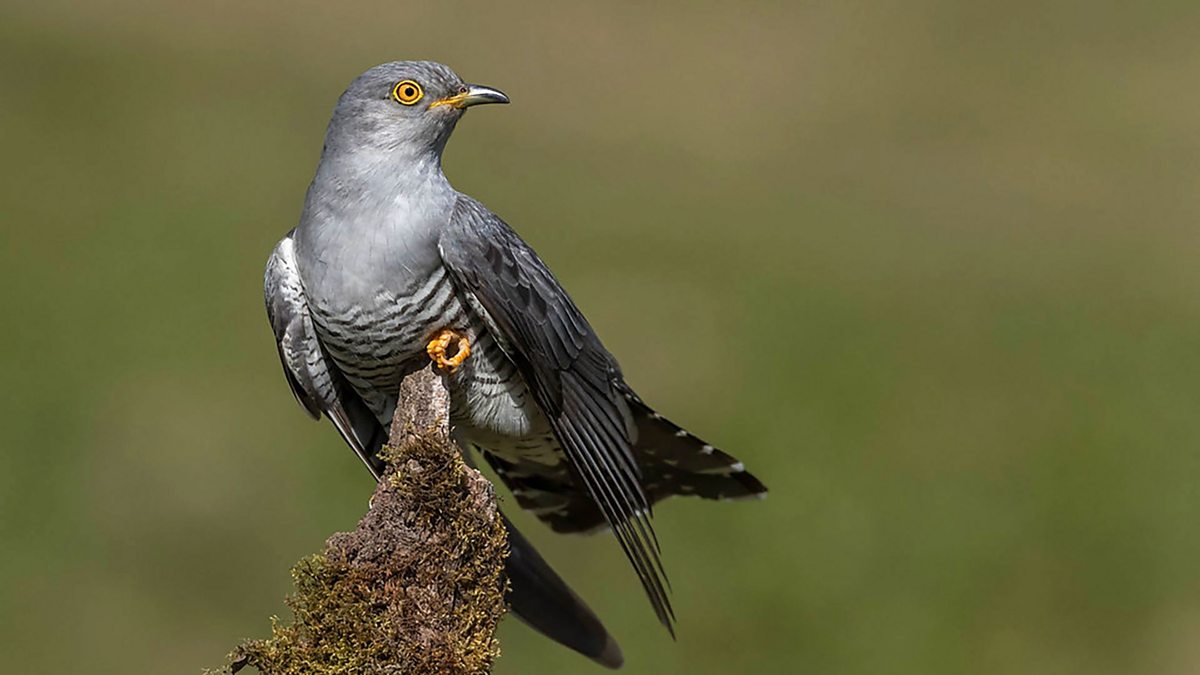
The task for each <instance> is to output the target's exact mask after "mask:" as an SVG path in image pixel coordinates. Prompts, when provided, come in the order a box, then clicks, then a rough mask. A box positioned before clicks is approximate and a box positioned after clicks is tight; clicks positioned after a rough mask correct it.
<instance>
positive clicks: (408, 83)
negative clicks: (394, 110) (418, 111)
mask: <svg viewBox="0 0 1200 675" xmlns="http://www.w3.org/2000/svg"><path fill="white" fill-rule="evenodd" d="M423 96H425V92H424V91H423V90H422V89H421V85H419V84H417V83H416V82H413V81H412V80H403V81H401V82H398V83H396V86H395V87H392V98H394V99H396V100H397V101H399V102H400V103H403V104H404V105H413V104H414V103H416V102H417V101H420V100H421V98H422V97H423Z"/></svg>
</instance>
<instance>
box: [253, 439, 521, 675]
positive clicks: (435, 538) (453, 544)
mask: <svg viewBox="0 0 1200 675" xmlns="http://www.w3.org/2000/svg"><path fill="white" fill-rule="evenodd" d="M447 450H448V448H445V447H437V446H430V445H427V444H415V443H414V444H408V445H407V447H404V448H402V449H401V450H389V452H388V456H389V457H391V461H392V462H393V464H392V466H396V467H398V470H392V471H389V474H388V475H387V476H386V477H385V480H383V481H381V482H380V484H379V487H378V488H377V490H376V492H375V495H374V497H373V498H372V502H371V507H370V509H369V510H368V512H367V514H366V515H365V516H364V517H363V519H362V521H360V523H359V525H358V528H357V529H356V530H355V531H354V532H349V533H343V534H337V535H334V536H333V537H331V538H330V539H329V541H328V542H327V543H326V547H325V550H324V551H323V552H322V553H319V554H316V555H313V556H310V557H308V558H306V559H304V560H302V561H300V562H299V563H298V564H297V565H296V566H295V567H294V568H293V569H292V577H293V579H294V581H295V587H296V592H295V594H294V595H292V596H291V597H290V598H289V599H288V601H287V604H288V606H289V607H290V608H291V610H292V612H293V614H294V619H293V621H292V622H291V623H288V624H285V623H283V622H282V621H280V620H279V619H277V618H276V619H274V620H273V621H272V623H273V625H272V635H271V637H270V638H267V639H265V640H252V641H249V642H246V643H244V644H243V645H241V646H240V647H238V649H237V650H235V652H234V653H233V654H232V655H231V670H232V671H233V672H237V670H239V669H241V668H243V667H245V666H254V667H256V668H258V669H259V670H260V671H261V672H263V673H269V674H271V675H301V674H326V673H328V674H333V673H346V674H349V673H486V672H488V671H489V670H490V668H491V664H492V662H493V660H494V659H495V658H496V656H497V655H498V654H499V644H498V642H497V640H496V638H495V628H496V624H497V623H498V622H499V620H500V617H501V616H502V614H503V612H504V577H503V567H504V558H505V556H506V555H507V538H506V533H505V531H504V526H503V524H502V523H501V521H500V518H499V517H498V514H497V512H496V506H495V498H494V495H493V493H492V488H491V485H490V484H489V483H487V481H486V480H485V479H483V478H482V477H481V476H479V475H478V473H476V472H475V471H474V470H473V469H469V468H468V467H466V466H465V465H464V464H463V462H462V460H461V458H460V457H459V455H458V452H457V450H450V451H449V452H448V451H447Z"/></svg>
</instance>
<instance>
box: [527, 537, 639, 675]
mask: <svg viewBox="0 0 1200 675" xmlns="http://www.w3.org/2000/svg"><path fill="white" fill-rule="evenodd" d="M504 526H505V527H507V528H508V546H509V554H508V560H507V562H506V572H507V574H508V579H509V581H510V582H512V583H511V585H510V586H509V588H510V590H509V595H508V602H509V605H510V606H511V607H512V610H513V613H515V614H516V615H517V617H518V618H520V619H521V620H522V621H524V622H525V623H527V624H529V625H530V626H531V627H533V629H534V630H536V631H538V632H539V633H541V634H543V635H545V636H546V637H548V638H550V639H552V640H554V641H555V642H558V643H559V644H562V645H565V646H567V647H569V648H571V649H573V650H575V651H577V652H579V653H580V654H583V655H584V656H586V657H588V658H590V659H592V660H593V661H595V662H596V663H599V664H600V665H602V666H606V667H608V668H620V667H621V665H622V664H623V663H624V662H625V657H624V656H623V655H622V654H621V648H620V646H618V645H617V641H616V640H614V639H613V637H612V636H611V635H609V634H608V631H607V630H606V629H605V628H604V625H603V624H602V623H600V619H598V618H596V615H595V613H593V612H592V610H591V609H590V608H589V607H588V606H587V604H586V603H584V601H583V600H582V599H580V597H579V596H578V595H576V594H575V592H574V591H572V590H571V588H570V587H569V586H567V584H566V582H564V581H563V580H562V578H561V577H559V576H558V574H557V573H556V572H555V571H554V570H553V568H551V567H550V565H549V563H547V562H546V561H545V560H544V559H543V558H542V556H541V555H540V554H539V553H538V552H537V550H536V549H534V548H533V545H532V544H530V543H529V540H527V539H525V537H524V535H522V534H521V533H520V532H519V531H518V530H517V528H516V527H514V526H513V524H512V522H510V521H509V520H508V518H507V517H505V518H504Z"/></svg>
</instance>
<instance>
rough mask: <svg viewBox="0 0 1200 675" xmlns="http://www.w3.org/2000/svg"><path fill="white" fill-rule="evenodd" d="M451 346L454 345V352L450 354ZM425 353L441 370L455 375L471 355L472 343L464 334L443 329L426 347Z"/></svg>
mask: <svg viewBox="0 0 1200 675" xmlns="http://www.w3.org/2000/svg"><path fill="white" fill-rule="evenodd" d="M451 345H454V351H453V352H450V353H448V349H449V348H450V347H451ZM425 352H426V353H428V354H429V358H430V359H431V360H432V361H433V362H434V363H435V364H437V367H438V368H439V369H441V370H444V371H446V372H448V373H453V372H454V371H455V370H458V367H459V366H461V365H462V364H463V361H466V360H467V357H468V356H470V355H471V341H470V340H469V339H467V336H466V335H463V334H462V333H459V332H457V331H453V330H450V329H449V328H443V329H442V331H441V332H439V333H438V334H437V335H435V336H434V337H433V339H432V340H430V341H429V344H428V345H426V346H425Z"/></svg>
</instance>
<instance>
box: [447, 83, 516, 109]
mask: <svg viewBox="0 0 1200 675" xmlns="http://www.w3.org/2000/svg"><path fill="white" fill-rule="evenodd" d="M484 103H508V97H507V96H505V95H504V92H502V91H500V90H499V89H492V88H491V87H485V86H483V85H481V84H468V85H467V90H466V91H464V92H462V93H460V94H455V95H453V96H447V97H446V98H442V99H438V100H436V101H434V102H433V103H431V104H430V105H429V107H430V108H436V107H438V106H443V105H446V106H450V107H451V108H469V107H471V106H473V105H482V104H484Z"/></svg>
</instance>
